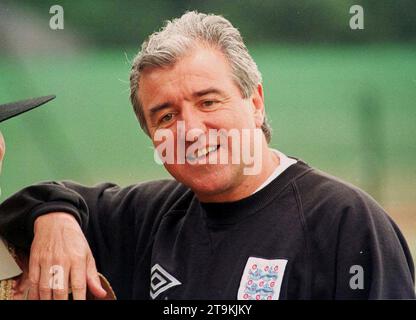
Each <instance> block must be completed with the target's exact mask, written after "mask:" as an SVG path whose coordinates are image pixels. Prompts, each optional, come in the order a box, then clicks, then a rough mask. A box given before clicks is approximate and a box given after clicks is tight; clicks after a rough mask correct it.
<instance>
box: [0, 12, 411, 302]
mask: <svg viewBox="0 0 416 320" xmlns="http://www.w3.org/2000/svg"><path fill="white" fill-rule="evenodd" d="M130 83H131V101H132V104H133V107H134V109H135V111H136V114H137V116H138V119H139V122H140V124H141V126H142V128H143V129H144V131H145V132H146V134H147V135H148V136H149V137H150V138H151V139H152V141H153V143H154V145H155V148H156V150H157V151H158V152H159V157H160V158H161V159H162V162H163V163H164V165H165V167H166V169H167V170H168V171H169V172H170V174H171V175H172V176H173V177H174V178H175V180H163V181H152V182H147V183H142V184H137V185H132V186H129V187H126V188H120V187H118V186H116V185H114V184H110V183H104V184H100V185H97V186H95V187H86V186H82V185H79V184H77V183H74V182H68V181H67V182H45V183H41V184H38V185H34V186H29V187H27V188H25V189H23V190H22V191H20V192H18V193H17V194H15V195H13V196H12V197H10V198H9V199H7V200H6V201H5V202H4V203H3V204H2V205H1V206H0V232H1V234H2V235H4V237H5V238H6V239H8V240H9V241H10V242H12V243H13V244H14V245H16V246H18V247H22V248H31V255H30V280H31V283H32V285H31V290H30V292H31V296H30V298H33V299H38V298H40V299H52V298H54V299H55V298H56V299H64V298H66V295H67V287H68V285H67V286H66V287H65V288H64V289H63V290H52V289H51V288H50V287H49V286H48V281H49V277H50V275H49V270H50V268H51V266H53V265H59V266H62V267H63V269H64V270H65V279H66V281H65V283H66V284H68V283H70V285H71V286H72V289H73V292H74V297H75V298H76V299H83V298H85V291H86V287H87V286H88V287H90V288H92V289H93V290H95V292H96V293H97V294H98V293H99V291H100V287H99V284H98V283H97V280H96V271H95V265H96V266H97V269H98V270H99V271H100V272H102V273H103V274H104V275H105V276H107V277H108V279H109V281H110V283H111V284H112V285H113V287H114V290H115V292H116V294H117V296H118V297H119V298H121V299H149V298H151V299H243V300H250V299H255V300H275V299H383V298H393V299H401V298H414V297H415V293H414V283H413V281H414V268H413V262H412V258H411V256H410V253H409V250H408V247H407V245H406V242H405V240H404V238H403V236H402V234H401V233H400V231H399V229H398V228H397V226H396V225H395V224H394V223H393V222H392V221H391V219H390V218H389V217H388V216H387V214H386V213H385V212H384V211H383V209H382V208H381V207H380V206H379V205H378V204H377V203H376V202H375V201H374V200H373V199H371V198H370V197H369V196H368V195H366V194H365V193H364V192H362V191H360V190H358V189H357V188H355V187H353V186H350V185H348V184H345V183H343V182H341V181H339V180H337V179H335V178H333V177H330V176H328V175H326V174H324V173H322V172H319V171H318V170H315V169H313V168H311V167H310V166H308V165H307V164H306V163H304V162H303V161H301V160H299V159H295V158H290V157H287V156H285V155H284V154H283V153H281V152H278V151H277V150H271V149H269V147H268V142H269V141H270V130H269V127H268V125H267V121H266V116H265V109H264V99H263V88H262V85H261V75H260V72H259V71H258V69H257V66H256V64H255V62H254V61H253V59H252V58H251V56H250V55H249V53H248V51H247V49H246V47H245V45H244V43H243V41H242V38H241V36H240V34H239V32H238V30H237V29H235V28H234V27H233V26H232V25H231V23H230V22H229V21H227V20H226V19H224V18H223V17H221V16H215V15H205V14H201V13H197V12H188V13H186V14H184V15H183V16H182V17H180V18H179V19H175V20H173V21H170V22H168V23H167V25H166V26H165V27H164V28H163V29H162V30H161V31H160V32H156V33H154V34H152V35H151V36H150V37H149V39H148V41H146V42H145V43H144V44H143V45H142V49H141V52H139V54H138V55H137V57H136V58H135V60H134V63H133V67H132V72H131V76H130ZM259 131H260V132H262V134H261V136H260V140H259V139H258V137H259V136H258V132H259ZM213 132H214V133H217V135H214V138H213V139H212V138H211V133H213ZM231 132H233V133H235V132H237V135H232V134H229V133H231ZM207 136H208V138H207ZM236 136H237V138H240V140H237V141H238V143H234V142H235V141H236V140H235V137H236ZM247 136H249V137H252V139H243V138H244V137H247ZM224 137H225V138H224ZM254 168H255V169H256V170H252V171H250V170H248V169H254ZM19 230H20V234H19V235H17V231H19ZM22 232H23V235H22ZM84 234H85V236H84Z"/></svg>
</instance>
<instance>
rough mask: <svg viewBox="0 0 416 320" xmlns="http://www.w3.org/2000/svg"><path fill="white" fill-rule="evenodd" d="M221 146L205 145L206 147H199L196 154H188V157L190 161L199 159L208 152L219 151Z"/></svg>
mask: <svg viewBox="0 0 416 320" xmlns="http://www.w3.org/2000/svg"><path fill="white" fill-rule="evenodd" d="M219 147H220V146H219V145H215V146H209V147H204V148H201V149H198V150H197V151H196V152H195V153H194V154H188V155H187V156H186V158H187V160H188V161H191V162H195V161H199V160H202V159H203V158H204V157H206V156H207V155H208V154H210V153H213V152H215V151H217V150H218V148H219Z"/></svg>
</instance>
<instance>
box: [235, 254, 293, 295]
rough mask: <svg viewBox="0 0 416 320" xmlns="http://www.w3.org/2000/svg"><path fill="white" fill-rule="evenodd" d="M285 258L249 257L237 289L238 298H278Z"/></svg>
mask: <svg viewBox="0 0 416 320" xmlns="http://www.w3.org/2000/svg"><path fill="white" fill-rule="evenodd" d="M286 264H287V260H285V259H275V260H267V259H261V258H254V257H250V258H248V260H247V264H246V267H245V268H244V272H243V276H242V277H241V281H240V287H239V289H238V296H237V299H238V300H279V294H280V288H281V286H282V281H283V275H284V272H285V268H286Z"/></svg>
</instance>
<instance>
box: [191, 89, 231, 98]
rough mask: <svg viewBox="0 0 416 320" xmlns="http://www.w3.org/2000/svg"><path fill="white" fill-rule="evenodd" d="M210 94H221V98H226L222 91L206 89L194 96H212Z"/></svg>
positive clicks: (195, 93)
mask: <svg viewBox="0 0 416 320" xmlns="http://www.w3.org/2000/svg"><path fill="white" fill-rule="evenodd" d="M210 93H215V94H219V95H221V96H225V93H224V92H223V91H221V90H220V89H217V88H208V89H204V90H201V91H197V92H194V93H193V94H192V95H193V96H194V97H202V96H205V95H206V94H210Z"/></svg>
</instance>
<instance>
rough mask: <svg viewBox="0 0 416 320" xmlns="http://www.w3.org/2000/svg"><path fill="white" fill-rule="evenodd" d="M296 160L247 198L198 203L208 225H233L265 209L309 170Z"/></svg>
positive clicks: (305, 165)
mask: <svg viewBox="0 0 416 320" xmlns="http://www.w3.org/2000/svg"><path fill="white" fill-rule="evenodd" d="M297 160H298V162H297V163H296V164H294V165H292V166H290V167H289V168H287V169H286V170H285V171H284V172H282V174H280V175H279V176H278V177H277V178H276V179H274V180H273V181H272V182H270V183H269V184H268V185H267V186H265V187H264V188H263V189H261V190H259V191H258V192H256V193H254V194H252V195H251V196H249V197H247V198H244V199H241V200H238V201H233V202H200V206H201V209H202V210H201V211H202V215H203V217H204V218H205V219H206V220H207V223H208V225H228V224H235V223H237V222H238V221H241V220H242V219H244V218H245V217H247V216H249V215H251V214H254V213H256V212H258V211H259V210H261V209H263V208H264V207H266V206H267V205H268V204H269V203H270V202H271V201H272V200H273V199H275V198H276V197H278V196H279V195H280V193H281V192H282V191H283V189H285V188H286V186H287V185H288V184H290V183H291V182H292V181H293V180H294V179H296V178H297V177H299V176H300V175H303V174H305V173H306V172H308V171H309V170H311V167H310V166H308V165H307V164H306V163H305V162H303V161H302V160H299V159H297Z"/></svg>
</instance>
